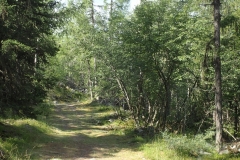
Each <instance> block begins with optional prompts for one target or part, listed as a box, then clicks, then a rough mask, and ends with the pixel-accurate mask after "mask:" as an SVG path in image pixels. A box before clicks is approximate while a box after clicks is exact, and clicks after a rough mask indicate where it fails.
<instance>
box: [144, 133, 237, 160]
mask: <svg viewBox="0 0 240 160" xmlns="http://www.w3.org/2000/svg"><path fill="white" fill-rule="evenodd" d="M208 138H209V137H208V135H206V134H205V135H203V134H198V135H195V136H191V135H190V136H186V135H184V136H183V135H175V134H170V133H165V132H164V133H162V134H160V135H158V136H156V137H155V138H154V139H153V140H152V142H150V143H146V144H144V145H143V146H142V150H143V152H144V154H145V156H146V157H147V158H148V159H150V160H194V159H198V160H237V159H239V156H238V155H231V154H225V155H220V154H218V153H217V152H216V151H215V147H214V145H213V144H214V143H213V142H211V141H209V139H208Z"/></svg>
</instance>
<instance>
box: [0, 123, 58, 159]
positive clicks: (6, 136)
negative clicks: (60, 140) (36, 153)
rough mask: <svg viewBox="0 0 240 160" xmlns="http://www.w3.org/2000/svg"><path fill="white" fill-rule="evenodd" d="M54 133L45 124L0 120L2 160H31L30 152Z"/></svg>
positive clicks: (52, 129)
mask: <svg viewBox="0 0 240 160" xmlns="http://www.w3.org/2000/svg"><path fill="white" fill-rule="evenodd" d="M53 132H55V130H54V128H51V127H49V126H48V125H47V124H46V123H44V122H41V121H37V120H33V119H19V120H14V119H5V120H3V119H1V120H0V135H1V139H0V142H1V145H0V148H1V151H2V152H3V153H2V154H3V157H2V158H3V159H4V158H5V159H31V153H32V150H33V149H34V148H35V147H38V145H41V143H44V142H46V141H49V140H50V139H51V137H50V136H49V135H51V134H52V133H53Z"/></svg>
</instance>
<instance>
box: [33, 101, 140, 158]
mask: <svg viewBox="0 0 240 160" xmlns="http://www.w3.org/2000/svg"><path fill="white" fill-rule="evenodd" d="M103 114H106V113H102V112H99V110H98V109H97V107H94V106H90V105H86V104H58V105H56V106H55V109H54V112H53V114H52V115H51V116H50V117H49V118H48V120H47V123H48V124H49V125H51V126H53V127H54V128H55V130H56V131H55V133H53V134H52V135H51V136H52V139H51V141H50V142H47V143H44V144H42V145H41V146H38V148H37V152H38V155H39V157H40V159H59V160H60V159H61V160H145V158H144V156H143V154H142V153H141V151H139V150H138V147H137V144H133V143H131V138H130V137H128V136H126V135H124V134H120V133H118V132H113V131H112V130H111V129H112V128H111V124H108V125H100V124H99V123H100V122H99V121H98V118H99V117H101V116H103ZM109 123H110V122H109Z"/></svg>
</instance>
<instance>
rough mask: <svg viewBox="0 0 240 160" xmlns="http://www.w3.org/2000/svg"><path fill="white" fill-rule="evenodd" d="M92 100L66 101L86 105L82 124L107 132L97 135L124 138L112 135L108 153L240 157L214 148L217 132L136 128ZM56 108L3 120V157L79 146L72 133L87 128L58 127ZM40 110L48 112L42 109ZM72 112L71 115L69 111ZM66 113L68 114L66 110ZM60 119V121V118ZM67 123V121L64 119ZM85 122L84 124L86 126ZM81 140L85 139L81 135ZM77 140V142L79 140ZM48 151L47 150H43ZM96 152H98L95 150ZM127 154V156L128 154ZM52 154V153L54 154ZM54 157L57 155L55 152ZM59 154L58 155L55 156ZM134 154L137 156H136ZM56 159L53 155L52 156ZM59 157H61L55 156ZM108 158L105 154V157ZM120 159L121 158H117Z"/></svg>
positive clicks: (176, 158)
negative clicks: (35, 116)
mask: <svg viewBox="0 0 240 160" xmlns="http://www.w3.org/2000/svg"><path fill="white" fill-rule="evenodd" d="M89 102H91V101H88V102H85V103H84V105H83V103H81V105H80V103H69V102H67V103H64V102H62V104H63V105H66V109H67V108H69V107H67V105H68V104H75V105H78V107H77V108H81V107H83V106H84V109H85V110H88V111H89V113H87V114H85V115H84V116H85V117H88V118H85V120H84V119H81V121H82V125H83V121H86V124H87V128H91V127H100V128H101V129H102V131H104V133H103V132H99V131H91V130H88V131H86V132H95V133H94V134H95V136H96V135H98V136H99V135H101V136H104V134H106V133H107V134H110V135H116V136H120V137H122V138H117V139H118V140H116V138H113V139H112V138H109V139H107V141H108V144H109V145H110V146H112V145H113V146H115V147H116V146H117V147H116V148H115V150H114V149H112V150H111V149H110V148H108V150H109V151H108V153H109V155H108V156H112V158H113V159H114V155H115V154H116V153H117V152H120V151H121V149H122V148H126V147H127V150H129V151H131V150H137V151H139V152H142V153H143V156H144V158H145V159H147V160H162V159H164V160H165V159H166V160H168V159H173V160H180V159H186V160H188V159H189V160H191V159H204V160H205V159H210V160H227V159H232V160H234V159H239V155H238V154H223V155H219V154H218V153H217V152H216V150H215V148H214V138H213V135H214V132H208V133H206V134H198V135H194V134H188V135H179V134H174V133H168V132H163V133H158V134H155V135H152V133H151V132H150V131H149V130H141V129H136V127H135V125H134V120H133V119H131V118H129V116H127V113H126V115H123V116H121V117H119V116H118V114H116V111H115V110H114V107H113V106H106V105H101V104H99V103H96V102H92V103H89ZM54 108H55V107H53V106H52V107H51V109H52V110H49V112H48V114H47V116H45V115H43V114H39V116H38V119H37V120H34V119H28V118H6V119H0V134H1V140H0V141H1V143H0V151H1V153H0V155H1V159H6V160H7V159H9V160H15V159H19V160H21V159H22V160H27V159H29V160H30V159H41V156H40V154H41V153H43V154H49V153H46V152H43V151H42V149H43V148H44V146H46V144H49V143H51V142H53V141H54V142H55V143H59V144H61V145H65V146H66V145H76V144H74V142H72V140H71V138H70V137H69V135H70V134H71V135H75V134H76V135H77V134H79V133H84V131H81V130H84V127H83V126H80V124H79V126H78V127H79V128H78V129H79V130H76V129H75V130H72V131H71V130H69V131H68V132H65V131H64V129H63V128H61V127H56V126H57V125H56V124H54V121H53V119H51V118H49V117H51V116H53V115H54V113H52V112H51V111H53V110H54ZM39 113H44V114H45V113H46V111H44V112H39ZM67 113H68V114H67ZM67 113H65V114H66V115H62V116H65V117H67V118H68V119H72V120H73V121H76V117H75V115H74V114H73V115H72V114H69V112H67ZM62 114H64V113H62ZM58 121H59V120H58ZM62 123H64V122H62ZM86 124H84V125H86ZM79 139H81V138H79ZM105 141H106V140H104V139H100V138H99V139H98V138H94V136H93V137H92V138H88V139H87V140H86V142H87V143H86V144H85V145H86V146H87V145H89V144H93V145H94V144H98V145H99V144H104V143H105ZM75 143H76V142H75ZM43 150H44V149H43ZM52 152H53V153H54V152H56V153H58V150H56V149H53V150H52ZM95 154H96V153H95ZM121 154H122V155H121V156H123V157H124V156H125V157H127V156H129V155H127V154H128V152H127V153H125V152H122V153H121ZM125 154H126V155H125ZM50 156H51V155H50ZM52 156H54V155H52ZM55 156H56V155H55ZM132 156H134V155H132ZM52 158H53V157H52ZM55 158H57V157H55ZM102 158H104V157H102ZM116 158H117V157H116Z"/></svg>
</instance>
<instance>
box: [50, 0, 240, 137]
mask: <svg viewBox="0 0 240 160" xmlns="http://www.w3.org/2000/svg"><path fill="white" fill-rule="evenodd" d="M211 2H212V1H207V0H206V1H201V2H200V1H195V0H188V1H177V0H161V1H157V0H156V1H142V2H141V4H140V5H139V6H137V8H136V9H135V10H134V12H133V13H129V12H128V10H127V4H128V1H120V0H115V1H111V2H110V3H105V4H104V5H103V6H95V5H94V3H93V1H91V0H89V1H87V0H86V1H72V2H71V3H69V6H68V7H69V8H72V9H73V8H74V9H75V12H72V14H71V16H70V17H71V18H69V21H67V23H66V24H65V30H64V33H66V34H62V36H61V39H60V40H61V44H62V48H61V50H60V54H59V55H58V56H57V59H58V61H59V63H60V65H59V67H60V68H61V67H62V66H65V67H64V68H62V69H63V70H61V72H58V73H59V74H58V76H59V75H61V76H62V77H64V81H67V82H72V83H73V84H75V85H74V88H75V89H78V90H81V91H84V92H86V93H88V94H89V95H91V97H92V98H95V99H99V101H100V102H104V103H110V104H113V105H118V106H119V107H123V109H125V110H126V109H127V110H129V111H130V112H131V115H132V117H133V118H134V120H135V123H136V126H137V127H140V128H151V127H154V128H155V130H156V131H163V130H169V131H176V132H186V131H192V132H194V133H197V132H204V131H206V130H207V129H210V130H211V129H213V128H214V126H215V125H214V123H215V119H214V118H213V117H215V111H214V104H215V100H214V94H215V93H214V91H215V86H214V85H215V84H214V78H215V77H214V65H215V64H214V61H213V59H214V56H213V55H214V52H215V50H214V33H213V31H214V26H213V24H212V21H213V16H212V13H213V5H212V4H211ZM221 5H222V8H221V16H222V17H221V23H220V24H221V48H220V57H222V79H223V82H222V90H223V100H222V103H223V116H222V117H223V123H224V130H227V131H228V132H229V133H235V135H237V134H238V133H239V132H238V131H239V130H238V126H239V121H238V117H239V111H238V110H239V100H240V99H239V74H238V71H239V64H238V61H239V58H238V57H239V56H238V54H239V42H240V39H239V22H240V21H239V20H240V19H239V18H240V14H239V13H240V11H239V9H238V7H239V1H237V0H232V1H225V0H222V1H221ZM76 6H79V7H76ZM66 55H67V56H66ZM55 67H56V66H55ZM57 68H58V67H56V69H57ZM72 86H73V85H72ZM229 133H227V132H224V135H225V137H226V135H229Z"/></svg>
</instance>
